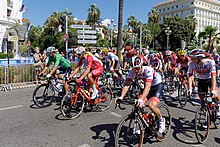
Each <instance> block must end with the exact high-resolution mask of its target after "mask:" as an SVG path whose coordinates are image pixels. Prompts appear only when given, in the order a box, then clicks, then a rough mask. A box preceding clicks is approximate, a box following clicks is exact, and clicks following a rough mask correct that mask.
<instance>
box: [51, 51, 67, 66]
mask: <svg viewBox="0 0 220 147" xmlns="http://www.w3.org/2000/svg"><path fill="white" fill-rule="evenodd" d="M51 62H54V63H55V66H59V68H68V67H69V66H70V62H69V61H68V60H67V59H65V58H64V57H62V56H61V55H60V54H56V55H55V57H49V60H48V62H47V66H50V64H51Z"/></svg>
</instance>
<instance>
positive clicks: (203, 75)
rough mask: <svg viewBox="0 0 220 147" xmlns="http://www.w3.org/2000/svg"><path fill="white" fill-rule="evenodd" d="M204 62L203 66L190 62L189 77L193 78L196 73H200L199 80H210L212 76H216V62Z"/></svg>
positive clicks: (208, 60)
mask: <svg viewBox="0 0 220 147" xmlns="http://www.w3.org/2000/svg"><path fill="white" fill-rule="evenodd" d="M203 61H204V63H203V65H202V66H200V65H198V64H196V63H194V62H192V61H191V62H189V68H188V76H192V75H193V72H194V71H195V72H197V73H198V78H199V79H210V78H211V76H213V75H216V67H215V62H214V60H211V59H203Z"/></svg>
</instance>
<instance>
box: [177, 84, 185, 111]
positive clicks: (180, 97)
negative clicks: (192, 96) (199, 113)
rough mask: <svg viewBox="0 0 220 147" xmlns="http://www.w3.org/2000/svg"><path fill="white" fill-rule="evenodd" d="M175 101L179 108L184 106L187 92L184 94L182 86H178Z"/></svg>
mask: <svg viewBox="0 0 220 147" xmlns="http://www.w3.org/2000/svg"><path fill="white" fill-rule="evenodd" d="M177 99H178V101H179V103H180V106H181V107H184V106H186V102H187V92H186V87H185V86H184V85H179V87H178V96H177Z"/></svg>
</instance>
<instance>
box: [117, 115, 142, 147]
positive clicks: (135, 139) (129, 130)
mask: <svg viewBox="0 0 220 147" xmlns="http://www.w3.org/2000/svg"><path fill="white" fill-rule="evenodd" d="M126 125H128V126H126ZM136 126H138V127H136ZM138 128H139V129H140V134H139V133H136V129H138ZM143 139H144V128H143V124H142V122H141V120H140V119H139V118H137V119H136V120H135V116H134V114H130V115H127V116H125V117H124V118H123V119H122V120H121V121H120V123H119V124H118V126H117V129H116V133H115V147H121V146H138V147H141V146H142V144H143Z"/></svg>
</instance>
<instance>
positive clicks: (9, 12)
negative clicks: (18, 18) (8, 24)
mask: <svg viewBox="0 0 220 147" xmlns="http://www.w3.org/2000/svg"><path fill="white" fill-rule="evenodd" d="M10 16H11V10H9V9H7V17H10Z"/></svg>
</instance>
